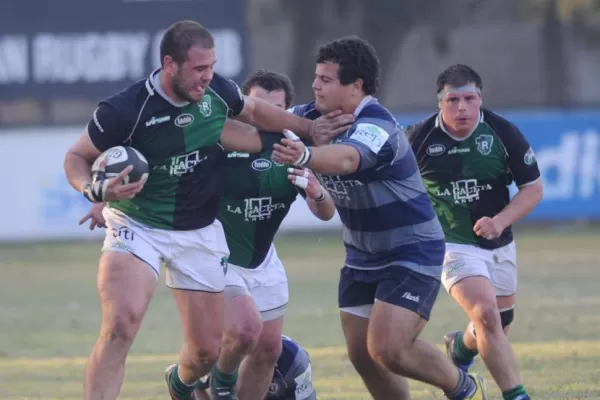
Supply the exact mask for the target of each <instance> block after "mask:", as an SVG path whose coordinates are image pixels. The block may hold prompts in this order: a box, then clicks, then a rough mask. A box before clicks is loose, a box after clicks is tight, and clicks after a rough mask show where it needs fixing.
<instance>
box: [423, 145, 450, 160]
mask: <svg viewBox="0 0 600 400" xmlns="http://www.w3.org/2000/svg"><path fill="white" fill-rule="evenodd" d="M445 151H446V146H444V145H443V144H432V145H431V146H429V147H428V148H427V154H429V155H430V156H432V157H435V156H439V155H442V154H444V152H445Z"/></svg>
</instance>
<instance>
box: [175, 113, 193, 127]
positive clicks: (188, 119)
mask: <svg viewBox="0 0 600 400" xmlns="http://www.w3.org/2000/svg"><path fill="white" fill-rule="evenodd" d="M193 122H194V116H193V115H192V114H181V115H178V116H177V118H175V125H177V126H178V127H180V128H185V127H186V126H190V125H191V124H192V123H193Z"/></svg>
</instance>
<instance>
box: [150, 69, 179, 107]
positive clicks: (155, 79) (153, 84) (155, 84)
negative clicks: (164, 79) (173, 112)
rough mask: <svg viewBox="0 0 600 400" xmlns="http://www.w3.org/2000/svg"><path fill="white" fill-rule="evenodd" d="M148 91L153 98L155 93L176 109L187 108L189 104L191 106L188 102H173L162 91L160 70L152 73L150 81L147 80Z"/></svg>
mask: <svg viewBox="0 0 600 400" xmlns="http://www.w3.org/2000/svg"><path fill="white" fill-rule="evenodd" d="M146 90H147V91H148V93H150V95H151V96H152V95H154V93H158V94H159V95H160V97H162V98H163V99H165V100H166V101H167V102H169V103H170V104H171V105H172V106H175V107H185V106H187V105H188V104H190V103H189V102H187V101H182V102H176V101H173V100H171V98H169V96H167V95H166V94H165V92H164V90H162V87H161V86H160V68H157V69H155V70H154V71H152V73H151V74H150V76H149V77H148V79H146Z"/></svg>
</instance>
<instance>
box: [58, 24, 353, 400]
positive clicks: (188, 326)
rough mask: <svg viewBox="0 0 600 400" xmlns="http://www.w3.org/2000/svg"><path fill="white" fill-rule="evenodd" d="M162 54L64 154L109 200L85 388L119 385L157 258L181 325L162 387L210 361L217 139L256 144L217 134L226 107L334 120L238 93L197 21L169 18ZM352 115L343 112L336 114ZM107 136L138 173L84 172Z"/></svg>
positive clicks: (219, 314) (215, 298)
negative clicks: (132, 152) (134, 157)
mask: <svg viewBox="0 0 600 400" xmlns="http://www.w3.org/2000/svg"><path fill="white" fill-rule="evenodd" d="M160 54H161V68H159V69H158V70H157V71H155V72H153V73H152V74H151V75H150V77H149V78H148V79H144V80H140V81H139V82H137V83H135V84H133V85H131V86H130V87H128V88H126V89H125V90H123V91H122V92H120V93H118V94H115V95H114V96H111V97H109V98H108V99H106V100H104V101H102V102H101V103H100V104H99V106H98V107H97V109H96V110H95V111H94V113H93V118H92V120H91V121H90V122H89V124H88V125H87V128H86V129H85V131H84V132H83V134H82V136H81V137H80V139H79V140H78V141H77V143H76V144H75V145H74V146H73V147H72V148H71V149H70V150H69V151H68V152H67V155H66V157H65V171H66V174H67V178H68V179H69V182H70V183H71V185H72V186H73V187H74V188H75V189H76V190H78V191H80V192H81V193H83V195H84V196H85V197H86V198H87V199H88V200H90V201H91V202H98V203H100V202H105V201H106V202H108V207H106V208H104V210H103V213H104V218H105V220H106V224H107V229H106V238H105V241H104V246H103V250H104V251H103V253H102V255H101V257H100V262H99V270H98V293H99V296H100V300H101V306H102V324H101V328H100V335H99V337H98V340H97V342H96V344H95V346H94V349H93V351H92V354H91V356H90V358H89V361H88V363H87V365H86V371H85V378H84V381H85V383H84V398H85V399H87V400H91V399H115V398H116V397H117V395H118V393H119V391H120V388H121V385H122V381H123V374H124V368H125V360H126V357H127V354H128V352H129V349H130V347H131V344H132V343H133V340H134V338H135V336H136V334H137V331H138V329H139V327H140V324H141V322H142V319H143V316H144V314H145V312H146V310H147V307H148V304H149V302H150V299H151V297H152V294H153V293H154V289H155V286H156V280H157V277H158V275H159V266H160V263H161V261H165V262H166V264H167V266H168V269H167V271H168V272H167V278H166V283H167V286H169V287H171V288H172V289H173V294H174V297H175V302H176V304H177V306H178V309H179V314H180V316H181V321H182V327H183V333H184V346H183V347H182V350H181V354H180V362H179V364H177V365H173V366H170V367H169V368H168V369H167V373H166V377H167V382H168V386H169V392H170V394H171V397H172V398H173V399H177V400H183V399H190V398H193V390H194V386H195V384H196V382H197V380H198V379H199V378H200V377H201V376H204V375H206V374H207V373H208V372H209V371H210V369H211V367H212V366H213V364H214V363H215V362H216V360H217V358H218V355H219V348H220V342H221V336H222V330H223V315H224V312H223V310H224V296H223V289H224V286H225V276H224V271H225V268H226V266H227V257H228V255H229V251H228V249H227V243H226V240H225V236H224V234H223V229H222V226H221V224H220V222H218V221H217V220H216V214H217V211H218V204H219V193H218V191H219V190H218V189H219V179H220V175H219V174H218V170H215V168H216V167H218V165H219V164H218V163H219V160H220V155H221V152H222V146H226V147H227V148H228V149H231V150H239V151H249V152H256V151H260V145H259V146H258V147H254V145H255V144H256V140H255V139H256V136H254V135H251V134H250V135H244V134H241V135H237V136H235V135H234V136H233V137H228V138H225V137H222V138H221V132H222V130H223V127H224V126H225V125H230V122H229V120H228V118H232V117H236V118H238V119H240V120H243V121H245V122H248V123H250V124H254V125H260V126H261V127H262V128H264V129H267V130H269V131H274V132H281V131H282V130H283V129H284V128H288V129H298V130H299V131H301V132H302V133H303V134H305V135H308V134H309V133H310V132H318V131H320V130H322V129H333V126H334V124H332V123H330V122H328V121H326V119H321V120H320V121H317V122H316V123H312V122H310V121H306V119H304V118H300V117H298V116H295V115H293V114H292V113H288V112H286V111H285V110H282V109H281V108H278V107H275V106H273V105H271V104H269V103H267V102H265V101H261V100H260V99H257V98H253V97H252V98H251V97H246V96H243V95H242V94H241V92H240V90H239V88H238V87H237V85H236V84H235V83H233V82H232V81H230V80H227V79H225V78H223V77H221V76H219V75H218V74H215V73H214V65H215V62H216V58H215V48H214V40H213V37H212V36H211V34H210V33H209V32H208V31H207V30H206V29H205V28H204V27H203V26H202V25H200V24H198V23H196V22H193V21H181V22H177V23H175V24H173V25H172V26H170V27H169V28H168V29H167V31H166V32H165V34H164V36H163V38H162V41H161V44H160ZM344 118H346V119H345V120H344ZM351 119H352V118H350V117H342V118H340V119H338V121H337V123H339V124H341V125H343V124H346V123H347V122H348V121H349V120H351ZM232 123H233V125H235V123H234V122H232ZM340 129H343V128H340ZM235 131H236V129H232V132H235ZM237 131H240V130H237ZM238 133H240V132H238ZM246 138H250V139H249V140H246ZM238 141H239V146H238ZM258 142H259V143H260V140H258ZM117 145H129V146H133V147H135V148H136V149H138V150H139V151H140V152H141V153H142V154H144V155H145V156H146V158H147V159H148V162H149V166H150V175H149V178H148V180H147V182H145V185H144V182H142V181H139V182H135V183H130V184H123V182H122V179H121V178H122V177H123V176H125V175H126V174H127V173H129V171H131V167H128V168H126V169H125V170H123V172H122V173H121V174H120V176H118V177H116V178H114V179H106V176H105V174H104V173H103V172H102V171H96V172H95V173H94V176H92V173H91V171H90V165H91V164H92V163H93V162H94V161H95V160H96V159H97V157H98V156H99V155H100V154H101V152H102V151H104V150H107V149H108V148H111V147H113V146H117ZM206 321H210V323H209V324H207V323H206Z"/></svg>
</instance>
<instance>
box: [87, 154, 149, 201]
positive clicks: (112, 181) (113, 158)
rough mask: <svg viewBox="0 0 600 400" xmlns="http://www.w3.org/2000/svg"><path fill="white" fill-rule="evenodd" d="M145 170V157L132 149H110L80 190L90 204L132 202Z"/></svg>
mask: <svg viewBox="0 0 600 400" xmlns="http://www.w3.org/2000/svg"><path fill="white" fill-rule="evenodd" d="M149 171H150V168H149V166H148V161H147V160H146V157H144V156H143V155H142V153H140V152H139V151H137V150H136V149H134V148H133V147H128V146H116V147H111V148H110V149H108V150H106V151H105V152H104V153H102V154H100V155H99V156H98V158H97V159H96V161H95V162H94V164H93V165H92V171H91V172H92V182H91V183H87V184H86V185H85V186H84V187H83V195H84V196H85V197H86V198H87V199H88V200H89V201H91V202H93V203H101V202H104V201H117V200H124V199H132V198H133V197H134V196H135V195H136V194H137V193H139V192H140V191H141V190H142V187H143V186H144V183H146V180H147V179H148V174H149Z"/></svg>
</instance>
